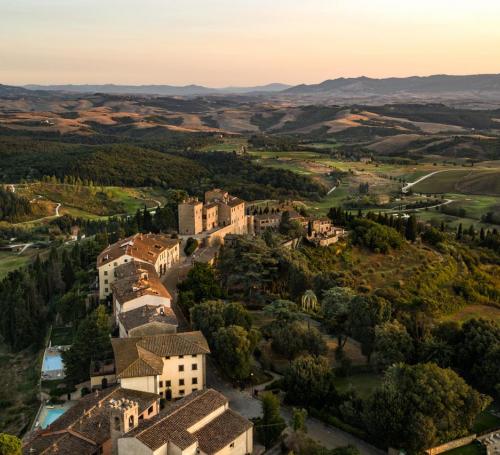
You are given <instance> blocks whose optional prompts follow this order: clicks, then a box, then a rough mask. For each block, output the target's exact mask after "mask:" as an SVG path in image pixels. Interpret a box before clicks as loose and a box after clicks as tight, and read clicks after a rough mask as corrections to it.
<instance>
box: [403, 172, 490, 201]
mask: <svg viewBox="0 0 500 455" xmlns="http://www.w3.org/2000/svg"><path fill="white" fill-rule="evenodd" d="M413 191H415V192H418V193H462V194H484V195H498V196H500V171H499V170H490V169H488V170H485V169H471V168H468V169H457V170H447V171H446V172H440V173H439V174H435V175H432V176H431V177H429V178H427V179H425V180H423V181H422V182H420V183H417V184H416V185H415V186H414V187H413Z"/></svg>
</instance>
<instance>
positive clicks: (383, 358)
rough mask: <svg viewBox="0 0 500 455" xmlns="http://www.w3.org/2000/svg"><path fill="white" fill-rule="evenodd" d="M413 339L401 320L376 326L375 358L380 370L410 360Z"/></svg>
mask: <svg viewBox="0 0 500 455" xmlns="http://www.w3.org/2000/svg"><path fill="white" fill-rule="evenodd" d="M412 353H413V340H412V339H411V337H410V335H409V334H408V332H407V330H406V327H405V326H404V325H402V324H401V323H400V322H399V321H397V320H394V321H393V322H384V323H382V324H380V325H378V326H377V327H375V343H374V352H373V360H374V363H375V365H376V366H377V368H378V369H379V370H385V369H386V368H388V367H389V366H391V365H393V364H395V363H398V362H405V361H407V360H409V358H410V356H411V355H412Z"/></svg>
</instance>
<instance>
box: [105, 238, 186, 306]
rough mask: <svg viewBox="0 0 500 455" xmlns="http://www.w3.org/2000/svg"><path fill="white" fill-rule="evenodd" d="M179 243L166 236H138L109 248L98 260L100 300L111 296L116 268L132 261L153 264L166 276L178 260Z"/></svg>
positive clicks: (159, 273) (158, 272)
mask: <svg viewBox="0 0 500 455" xmlns="http://www.w3.org/2000/svg"><path fill="white" fill-rule="evenodd" d="M179 243H180V241H179V240H178V239H172V238H170V237H167V236H165V235H160V234H135V235H133V236H130V237H127V238H125V239H123V240H120V241H119V242H116V243H114V244H113V245H110V246H108V247H107V248H106V249H105V250H104V251H102V252H101V254H99V256H98V257H97V270H98V271H99V298H100V299H105V298H106V297H107V296H108V295H109V294H110V293H111V284H112V283H113V282H114V281H116V278H117V276H116V273H115V271H116V268H117V267H118V266H120V265H122V264H126V263H128V262H130V261H132V260H135V261H137V262H141V263H145V264H149V265H152V266H153V267H154V269H155V270H156V273H157V274H158V275H160V276H161V275H163V274H164V273H165V272H166V271H167V270H168V269H169V268H170V267H171V266H172V264H174V263H176V262H178V261H179Z"/></svg>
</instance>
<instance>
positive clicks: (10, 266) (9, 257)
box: [0, 251, 31, 280]
mask: <svg viewBox="0 0 500 455" xmlns="http://www.w3.org/2000/svg"><path fill="white" fill-rule="evenodd" d="M30 259H31V256H29V255H24V254H23V255H19V254H17V253H10V252H7V251H0V280H1V279H2V278H4V277H5V276H6V275H7V274H8V273H9V272H12V271H13V270H16V269H18V268H19V267H22V266H24V265H26V264H27V263H28V262H29V261H30Z"/></svg>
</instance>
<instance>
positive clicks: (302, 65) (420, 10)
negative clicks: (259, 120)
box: [0, 0, 500, 87]
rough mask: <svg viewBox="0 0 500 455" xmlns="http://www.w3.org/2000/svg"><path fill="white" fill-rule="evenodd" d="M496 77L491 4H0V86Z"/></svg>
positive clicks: (487, 0) (499, 48)
mask: <svg viewBox="0 0 500 455" xmlns="http://www.w3.org/2000/svg"><path fill="white" fill-rule="evenodd" d="M479 73H500V0H418V1H417V0H0V83H3V84H10V85H23V84H29V83H39V84H65V83H73V84H81V83H88V84H100V83H115V84H172V85H187V84H200V85H206V86H211V87H223V86H250V85H258V84H267V83H271V82H283V83H289V84H298V83H316V82H321V81H323V80H325V79H333V78H336V77H355V76H362V75H364V76H369V77H389V76H395V77H403V76H412V75H420V76H424V75H430V74H479Z"/></svg>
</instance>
